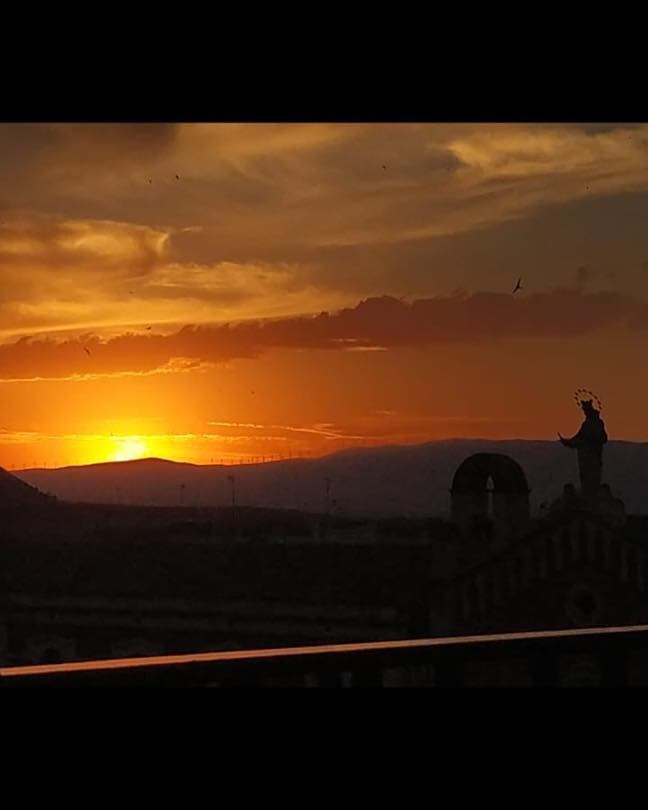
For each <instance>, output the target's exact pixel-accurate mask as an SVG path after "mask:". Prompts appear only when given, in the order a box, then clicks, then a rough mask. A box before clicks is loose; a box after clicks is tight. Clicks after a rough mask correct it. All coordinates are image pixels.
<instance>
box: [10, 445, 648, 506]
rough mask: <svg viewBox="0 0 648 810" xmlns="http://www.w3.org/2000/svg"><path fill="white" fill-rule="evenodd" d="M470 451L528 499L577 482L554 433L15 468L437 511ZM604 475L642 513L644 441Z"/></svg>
mask: <svg viewBox="0 0 648 810" xmlns="http://www.w3.org/2000/svg"><path fill="white" fill-rule="evenodd" d="M477 452H498V453H506V454H508V455H510V456H511V457H512V458H514V459H515V460H516V461H518V462H519V463H520V464H521V465H522V467H523V468H524V471H525V472H526V475H527V479H528V481H529V486H530V488H531V490H532V492H531V504H532V509H533V510H534V511H537V509H538V506H539V504H540V503H542V501H545V500H548V499H553V498H556V497H558V496H559V495H560V494H561V492H562V487H563V484H565V483H568V482H573V483H575V484H577V483H578V470H577V463H576V454H575V453H574V452H570V451H569V450H567V449H565V448H564V447H561V445H560V444H559V443H558V442H546V441H523V440H507V441H489V440H478V439H453V440H446V441H437V442H428V443H426V444H420V445H414V446H388V447H380V448H363V449H354V450H344V451H340V452H337V453H333V454H331V455H329V456H324V457H322V458H317V459H291V460H286V461H277V462H271V463H267V464H245V465H239V466H235V467H232V466H222V465H205V466H200V465H194V464H180V463H175V462H172V461H165V460H163V459H141V460H137V461H123V462H111V463H106V464H92V465H87V466H79V467H63V468H60V469H51V470H50V469H31V470H22V471H20V472H17V473H16V475H17V476H19V477H20V478H21V479H22V480H23V481H25V482H26V483H28V484H31V485H32V486H34V487H38V489H40V490H42V491H44V492H48V493H50V494H52V495H56V496H57V497H59V498H61V499H65V500H71V501H86V502H94V503H130V504H144V505H155V506H177V505H181V504H184V505H186V506H225V505H229V504H230V503H231V484H230V482H229V481H228V476H230V475H234V476H235V480H236V494H237V503H238V504H239V505H250V506H259V507H272V508H288V509H295V508H296V509H303V510H307V511H313V512H315V511H323V510H324V509H325V508H326V504H325V500H326V495H325V479H326V478H328V479H330V503H331V511H332V512H334V513H335V512H337V513H339V514H340V515H345V516H349V517H356V516H357V517H372V518H380V517H383V518H384V517H390V516H396V515H403V516H411V517H418V516H426V515H444V514H447V513H448V511H449V499H450V495H449V490H450V487H451V485H452V478H453V475H454V473H455V470H456V469H457V467H458V465H459V464H460V463H461V462H462V461H463V459H464V458H466V457H467V456H469V455H471V454H472V453H477ZM604 480H605V481H606V482H607V483H609V484H610V486H611V487H612V491H613V493H614V494H615V495H618V496H619V497H621V498H623V500H624V501H625V502H626V506H627V508H628V511H629V512H630V513H635V514H640V513H648V443H635V442H610V443H609V444H608V445H607V446H606V448H605V451H604Z"/></svg>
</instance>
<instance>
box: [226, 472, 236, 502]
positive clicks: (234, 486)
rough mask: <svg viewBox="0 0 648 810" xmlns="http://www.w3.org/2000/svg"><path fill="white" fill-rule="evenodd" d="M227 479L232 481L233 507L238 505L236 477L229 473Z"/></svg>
mask: <svg viewBox="0 0 648 810" xmlns="http://www.w3.org/2000/svg"><path fill="white" fill-rule="evenodd" d="M227 480H228V481H229V482H230V487H231V490H232V508H234V507H235V506H236V478H235V476H233V475H228V476H227Z"/></svg>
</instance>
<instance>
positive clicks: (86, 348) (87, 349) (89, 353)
mask: <svg viewBox="0 0 648 810" xmlns="http://www.w3.org/2000/svg"><path fill="white" fill-rule="evenodd" d="M83 351H84V352H85V353H86V354H87V355H88V357H90V355H91V354H92V352H91V351H90V349H89V348H88V347H87V346H84V347H83Z"/></svg>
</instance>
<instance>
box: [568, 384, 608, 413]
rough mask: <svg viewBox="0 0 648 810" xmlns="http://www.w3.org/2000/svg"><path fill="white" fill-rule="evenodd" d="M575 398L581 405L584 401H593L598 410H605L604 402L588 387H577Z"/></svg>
mask: <svg viewBox="0 0 648 810" xmlns="http://www.w3.org/2000/svg"><path fill="white" fill-rule="evenodd" d="M574 400H575V401H576V404H577V405H579V406H582V404H583V403H584V402H591V403H592V404H593V405H594V407H595V408H596V410H597V411H599V412H600V411H602V410H603V403H602V402H601V400H600V399H599V398H598V397H597V396H596V394H595V393H594V392H593V391H590V390H589V389H588V388H577V389H576V391H575V392H574Z"/></svg>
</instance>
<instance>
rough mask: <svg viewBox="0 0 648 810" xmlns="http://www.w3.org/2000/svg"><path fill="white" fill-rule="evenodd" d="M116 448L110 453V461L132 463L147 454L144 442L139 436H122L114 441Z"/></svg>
mask: <svg viewBox="0 0 648 810" xmlns="http://www.w3.org/2000/svg"><path fill="white" fill-rule="evenodd" d="M116 442H117V446H116V447H115V449H114V450H113V452H112V456H111V460H112V461H132V460H133V459H135V458H144V457H145V456H147V455H148V454H149V449H148V446H147V444H146V442H145V441H144V440H143V439H142V438H140V437H139V436H124V437H123V438H121V439H116Z"/></svg>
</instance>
